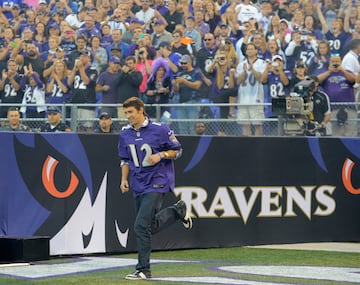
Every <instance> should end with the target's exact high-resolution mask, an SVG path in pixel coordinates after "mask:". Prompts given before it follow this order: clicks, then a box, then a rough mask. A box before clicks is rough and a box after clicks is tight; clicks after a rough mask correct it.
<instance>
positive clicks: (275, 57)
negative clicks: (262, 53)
mask: <svg viewBox="0 0 360 285" xmlns="http://www.w3.org/2000/svg"><path fill="white" fill-rule="evenodd" d="M277 59H280V60H281V61H283V58H282V56H281V55H280V54H276V55H274V56H273V57H272V59H271V60H272V61H275V60H277Z"/></svg>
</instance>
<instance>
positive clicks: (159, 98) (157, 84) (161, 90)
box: [146, 57, 172, 118]
mask: <svg viewBox="0 0 360 285" xmlns="http://www.w3.org/2000/svg"><path fill="white" fill-rule="evenodd" d="M171 91H172V85H171V79H170V76H169V63H168V62H167V61H166V60H165V59H164V58H162V57H159V58H157V59H155V60H154V61H153V63H152V68H151V74H150V76H149V79H148V81H147V86H146V96H147V103H148V104H168V103H169V99H170V94H171ZM168 110H169V107H162V108H161V110H160V111H161V114H163V113H164V112H165V111H168ZM147 113H148V114H149V116H150V117H151V118H154V117H155V116H156V109H155V108H154V107H152V108H150V109H149V110H147Z"/></svg>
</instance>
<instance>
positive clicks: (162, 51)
mask: <svg viewBox="0 0 360 285" xmlns="http://www.w3.org/2000/svg"><path fill="white" fill-rule="evenodd" d="M158 54H159V56H160V57H162V58H163V59H165V60H166V61H167V63H168V65H169V76H170V78H171V79H174V75H175V74H177V73H178V71H179V60H180V57H181V54H178V53H174V52H173V51H172V47H171V45H170V43H169V42H161V43H160V44H159V50H158Z"/></svg>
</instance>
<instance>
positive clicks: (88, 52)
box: [79, 50, 91, 56]
mask: <svg viewBox="0 0 360 285" xmlns="http://www.w3.org/2000/svg"><path fill="white" fill-rule="evenodd" d="M79 54H80V55H87V56H91V53H90V51H88V50H82V51H80V52H79Z"/></svg>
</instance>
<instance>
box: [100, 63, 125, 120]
mask: <svg viewBox="0 0 360 285" xmlns="http://www.w3.org/2000/svg"><path fill="white" fill-rule="evenodd" d="M120 64H121V62H120V58H118V57H116V56H111V57H110V59H109V67H108V69H107V70H106V71H104V72H102V73H100V75H99V78H98V80H97V82H96V92H102V96H101V103H102V104H114V105H115V104H116V102H117V93H116V92H117V85H118V73H119V71H120V70H121V65H120ZM101 112H105V113H108V114H109V115H110V116H111V117H113V118H117V117H118V116H117V108H116V107H115V106H103V107H101Z"/></svg>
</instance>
